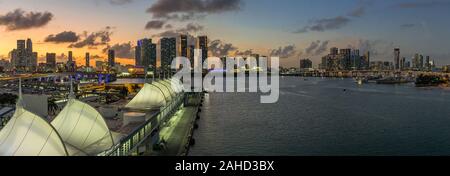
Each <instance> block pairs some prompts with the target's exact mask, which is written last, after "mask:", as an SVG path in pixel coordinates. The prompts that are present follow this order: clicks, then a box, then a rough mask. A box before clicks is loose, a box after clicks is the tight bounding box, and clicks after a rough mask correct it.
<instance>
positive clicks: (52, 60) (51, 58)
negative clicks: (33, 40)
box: [46, 53, 56, 69]
mask: <svg viewBox="0 0 450 176" xmlns="http://www.w3.org/2000/svg"><path fill="white" fill-rule="evenodd" d="M46 65H47V68H49V69H55V68H56V53H47V54H46Z"/></svg>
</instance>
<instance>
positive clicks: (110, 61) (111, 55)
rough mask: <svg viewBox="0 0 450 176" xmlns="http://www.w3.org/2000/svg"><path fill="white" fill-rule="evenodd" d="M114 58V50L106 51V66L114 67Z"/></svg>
mask: <svg viewBox="0 0 450 176" xmlns="http://www.w3.org/2000/svg"><path fill="white" fill-rule="evenodd" d="M115 57H116V56H115V52H114V50H108V66H109V67H110V68H112V67H114V66H116V62H115V59H116V58H115Z"/></svg>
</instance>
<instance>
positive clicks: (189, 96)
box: [0, 79, 202, 156]
mask: <svg viewBox="0 0 450 176" xmlns="http://www.w3.org/2000/svg"><path fill="white" fill-rule="evenodd" d="M171 84H172V85H171ZM19 85H20V83H19ZM71 85H72V83H71ZM19 87H21V86H19ZM70 90H71V92H70V94H69V99H68V101H67V103H66V105H65V107H64V109H63V110H62V111H61V112H60V113H59V114H58V115H57V116H56V117H55V118H54V119H53V120H51V119H44V118H42V117H39V116H38V115H36V114H34V113H33V112H30V111H27V108H26V107H23V106H21V103H20V101H21V89H20V88H19V103H18V105H17V106H16V108H15V109H16V111H17V109H18V111H19V112H21V113H13V115H12V117H5V118H3V117H2V126H0V140H2V141H6V142H5V143H4V144H5V145H3V146H0V147H2V148H4V147H6V148H5V150H2V151H5V152H3V153H0V155H27V156H34V155H37V156H40V155H44V156H47V155H68V156H84V155H88V156H141V155H145V156H161V155H169V156H176V155H187V153H188V151H189V146H190V145H191V144H192V134H193V131H194V126H195V121H196V119H197V114H198V110H199V106H200V104H201V97H202V93H185V92H184V91H183V90H182V87H181V83H180V82H179V83H175V84H174V81H172V82H171V80H170V79H163V80H154V81H152V82H151V83H144V85H143V87H142V88H141V90H140V91H139V92H138V93H137V94H136V95H135V96H134V97H133V99H132V100H131V101H129V102H128V101H127V100H123V101H120V102H118V103H116V104H110V105H108V106H109V108H112V112H113V113H114V112H115V113H116V117H113V118H111V117H109V116H108V115H106V116H105V113H104V112H101V111H100V109H98V105H95V103H94V104H91V103H89V104H88V103H85V102H83V101H85V100H83V99H82V100H76V99H75V98H76V97H75V94H74V93H73V89H72V86H71V89H70ZM125 104H126V105H125ZM17 107H18V108H17ZM80 108H81V109H80ZM86 108H87V109H86ZM114 109H116V110H114ZM13 110H14V108H11V109H5V112H4V113H2V114H10V115H11V113H12V112H13ZM23 112H25V113H23ZM126 113H130V114H133V113H135V114H142V117H138V116H136V117H134V116H126V115H125V114H126ZM106 114H108V113H106ZM109 114H110V113H109ZM118 114H119V116H117V115H118ZM23 118H33V119H39V120H38V121H39V123H40V124H41V125H39V127H34V126H31V127H30V128H29V129H28V131H27V132H26V133H24V132H21V131H20V130H23V129H20V128H18V127H17V128H16V126H17V125H21V124H16V123H13V122H17V121H21V122H22V123H26V122H27V121H28V120H25V121H24V120H20V119H23ZM76 118H78V120H76ZM92 118H95V119H92ZM71 119H72V120H71ZM8 120H9V121H8ZM73 120H76V121H80V124H86V123H85V122H88V123H93V124H92V125H89V124H87V125H79V123H75V124H74V123H72V124H70V121H73ZM33 121H35V120H33ZM46 121H47V122H46ZM10 122H11V123H10ZM68 123H69V124H68ZM3 124H4V126H3ZM22 125H23V124H22ZM25 125H27V124H25ZM105 125H106V126H105ZM97 126H98V127H97ZM102 126H103V127H102ZM35 128H44V129H35ZM70 128H73V129H74V130H75V133H79V134H74V135H76V136H77V138H79V137H82V136H85V137H84V138H85V139H75V138H72V137H71V136H72V135H69V136H67V137H66V135H65V132H64V130H65V131H67V129H69V130H70ZM93 128H96V130H94V129H93ZM99 129H102V130H103V131H104V133H105V134H107V135H106V136H103V137H101V135H100V136H99V137H98V139H94V138H93V135H96V134H98V133H100V134H101V133H103V132H102V130H100V131H98V130H99ZM17 130H19V131H17ZM105 130H106V131H105ZM41 131H53V132H52V133H53V134H55V133H56V134H58V136H60V137H59V138H58V137H54V139H53V140H54V141H60V142H56V144H58V143H60V144H58V146H52V148H61V150H60V151H49V152H50V153H48V154H46V153H41V152H39V153H33V151H27V150H24V149H21V148H18V149H16V150H15V151H21V152H22V153H16V152H15V153H8V152H7V151H8V150H6V149H7V148H10V147H8V145H9V144H8V143H11V145H12V146H15V147H17V146H18V147H21V145H15V141H17V139H15V138H21V137H20V136H16V137H14V139H12V138H11V139H9V138H10V137H8V136H9V135H7V134H9V133H11V132H12V133H20V134H25V135H24V136H23V139H20V140H24V141H27V140H28V138H27V136H28V134H31V135H33V134H34V133H40V132H41ZM86 132H89V133H88V134H87V136H86ZM52 133H50V134H52ZM91 133H92V134H91ZM45 135H47V134H44V135H43V136H45ZM34 140H37V141H39V140H40V139H34ZM42 141H45V139H42ZM83 141H84V142H83ZM86 141H92V143H90V144H86ZM43 144H44V146H45V142H44V143H43ZM52 145H53V144H52ZM108 146H110V147H108ZM37 147H39V146H37ZM105 147H106V148H105ZM103 148H105V149H106V150H103ZM62 149H64V150H62ZM10 151H11V150H10Z"/></svg>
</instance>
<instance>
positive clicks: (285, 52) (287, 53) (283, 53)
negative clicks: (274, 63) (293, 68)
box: [270, 45, 297, 58]
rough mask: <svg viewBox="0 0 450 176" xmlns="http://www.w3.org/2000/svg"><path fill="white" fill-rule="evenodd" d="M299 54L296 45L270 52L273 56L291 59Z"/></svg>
mask: <svg viewBox="0 0 450 176" xmlns="http://www.w3.org/2000/svg"><path fill="white" fill-rule="evenodd" d="M295 53H297V51H296V49H295V45H288V46H284V47H279V48H278V49H273V50H272V51H271V52H270V55H271V56H278V57H280V58H289V57H292V56H294V55H295Z"/></svg>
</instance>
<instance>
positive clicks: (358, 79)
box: [355, 77, 369, 85]
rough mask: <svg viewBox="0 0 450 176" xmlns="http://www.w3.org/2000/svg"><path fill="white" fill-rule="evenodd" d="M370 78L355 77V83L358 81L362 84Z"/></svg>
mask: <svg viewBox="0 0 450 176" xmlns="http://www.w3.org/2000/svg"><path fill="white" fill-rule="evenodd" d="M368 82H369V80H368V79H367V78H366V77H357V78H355V83H357V84H358V85H362V84H365V83H368Z"/></svg>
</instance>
